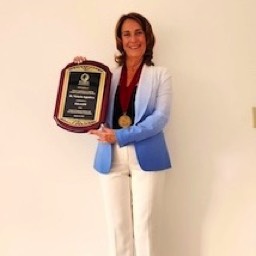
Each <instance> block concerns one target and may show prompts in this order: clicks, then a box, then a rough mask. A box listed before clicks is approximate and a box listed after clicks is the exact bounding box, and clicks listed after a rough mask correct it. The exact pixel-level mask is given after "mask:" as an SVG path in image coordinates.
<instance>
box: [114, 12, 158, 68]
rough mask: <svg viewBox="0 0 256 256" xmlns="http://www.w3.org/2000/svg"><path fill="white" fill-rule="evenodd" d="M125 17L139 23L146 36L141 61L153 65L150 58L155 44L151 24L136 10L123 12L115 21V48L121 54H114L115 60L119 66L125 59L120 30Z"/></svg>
mask: <svg viewBox="0 0 256 256" xmlns="http://www.w3.org/2000/svg"><path fill="white" fill-rule="evenodd" d="M127 19H133V20H135V21H136V22H138V23H139V24H140V25H141V27H142V30H143V31H144V33H145V36H146V51H145V54H144V59H143V62H144V63H145V64H146V65H147V66H153V65H154V63H153V61H152V59H153V47H154V45H155V36H154V33H153V30H152V26H151V24H150V23H149V21H148V20H147V19H146V18H145V17H144V16H142V15H141V14H139V13H136V12H131V13H128V14H124V15H122V16H121V17H120V19H119V20H118V21H117V24H116V29H115V37H116V48H117V50H119V51H120V53H121V54H120V55H117V56H115V61H116V62H117V63H118V65H119V66H121V65H123V64H124V63H125V60H126V54H125V52H124V49H123V44H122V34H121V32H122V31H121V30H122V26H123V23H124V21H125V20H127Z"/></svg>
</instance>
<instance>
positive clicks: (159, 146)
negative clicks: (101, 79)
mask: <svg viewBox="0 0 256 256" xmlns="http://www.w3.org/2000/svg"><path fill="white" fill-rule="evenodd" d="M121 69H122V68H121V67H118V68H117V69H116V70H115V71H114V72H113V76H112V80H111V89H110V95H109V107H108V114H107V120H106V123H107V124H108V125H109V127H111V125H112V119H113V108H114V101H115V100H114V99H115V93H116V88H117V86H118V84H119V79H120V75H121ZM134 104H135V117H134V124H133V125H132V126H130V127H128V128H122V129H116V130H115V133H116V139H117V143H118V145H119V146H120V147H124V146H127V145H130V144H133V145H134V147H135V151H136V155H137V158H138V162H139V164H140V166H141V168H142V169H143V170H145V171H160V170H165V169H168V168H170V167H171V161H170V157H169V152H168V149H167V145H166V142H165V138H164V133H163V129H164V127H165V125H166V124H167V122H168V119H169V116H170V109H171V76H170V74H169V73H168V72H167V70H166V69H165V68H163V67H156V66H146V65H144V66H143V68H142V71H141V76H140V80H139V83H138V88H137V91H136V96H135V103H134ZM111 163H112V145H111V144H109V143H102V142H99V143H98V147H97V151H96V155H95V160H94V168H95V169H96V170H97V171H98V172H100V173H109V171H110V169H111Z"/></svg>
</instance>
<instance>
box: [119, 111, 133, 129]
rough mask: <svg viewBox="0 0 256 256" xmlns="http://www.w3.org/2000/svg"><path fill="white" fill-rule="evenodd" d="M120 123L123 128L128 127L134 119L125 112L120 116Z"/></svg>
mask: <svg viewBox="0 0 256 256" xmlns="http://www.w3.org/2000/svg"><path fill="white" fill-rule="evenodd" d="M118 124H119V126H120V127H122V128H127V127H129V126H130V125H131V124H132V119H131V118H130V117H129V116H127V115H126V114H123V115H122V116H120V117H119V119H118Z"/></svg>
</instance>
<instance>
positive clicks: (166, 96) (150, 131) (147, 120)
mask: <svg viewBox="0 0 256 256" xmlns="http://www.w3.org/2000/svg"><path fill="white" fill-rule="evenodd" d="M157 76H158V77H157V78H156V81H157V90H156V95H155V96H153V97H155V99H152V101H153V102H154V103H153V104H154V106H153V108H152V110H148V109H147V110H146V113H145V115H144V116H143V118H142V119H141V120H140V121H139V122H138V123H136V124H134V125H132V126H130V127H128V128H123V129H118V130H115V134H116V138H117V143H118V144H119V146H121V147H122V146H126V145H129V144H131V143H135V142H139V141H142V140H145V139H148V138H150V137H152V136H154V135H156V134H158V133H160V132H162V130H163V128H164V127H165V125H166V124H167V122H168V120H169V116H170V109H171V75H170V74H169V72H168V71H167V69H165V68H162V69H161V72H160V73H158V75H157ZM147 112H149V113H147Z"/></svg>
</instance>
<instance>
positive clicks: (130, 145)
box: [74, 13, 171, 256]
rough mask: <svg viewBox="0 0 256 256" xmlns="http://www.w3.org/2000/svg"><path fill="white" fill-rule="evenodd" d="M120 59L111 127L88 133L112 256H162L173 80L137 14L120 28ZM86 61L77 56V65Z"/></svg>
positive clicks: (114, 82) (113, 89) (113, 90)
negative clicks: (158, 236)
mask: <svg viewBox="0 0 256 256" xmlns="http://www.w3.org/2000/svg"><path fill="white" fill-rule="evenodd" d="M115 33H116V46H117V49H118V50H119V51H120V53H121V54H120V56H117V57H116V62H117V63H118V65H119V66H118V68H117V69H116V70H114V71H113V76H112V81H111V91H110V99H109V108H108V116H107V121H106V124H105V125H104V127H102V128H101V129H98V130H91V131H89V133H90V134H93V135H96V136H97V137H98V140H99V144H98V148H97V152H96V156H95V162H94V167H95V169H96V170H97V171H98V172H99V173H100V175H99V176H100V180H101V185H102V190H103V197H104V202H105V209H106V215H107V220H108V224H109V238H110V243H109V244H110V255H111V256H134V255H135V254H136V256H160V255H159V252H158V251H157V246H155V238H154V233H155V232H154V231H155V227H156V226H157V225H156V217H157V216H156V215H157V213H158V211H159V205H160V204H159V202H160V201H161V197H162V195H161V193H162V191H163V188H164V181H165V175H166V172H165V170H168V169H170V167H171V163H170V158H169V153H168V149H167V147H166V143H165V139H164V134H163V129H164V127H165V125H166V123H167V121H168V119H169V114H170V103H171V78H170V75H169V73H168V72H167V70H166V69H165V68H162V67H156V66H154V64H153V62H152V58H153V47H154V44H155V37H154V34H153V31H152V27H151V25H150V23H149V22H148V20H147V19H146V18H145V17H143V16H142V15H140V14H138V13H129V14H127V15H123V16H122V17H121V18H120V19H119V21H118V22H117V25H116V31H115ZM84 60H85V58H84V57H81V56H78V57H75V58H74V62H76V63H80V62H82V61H84Z"/></svg>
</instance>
